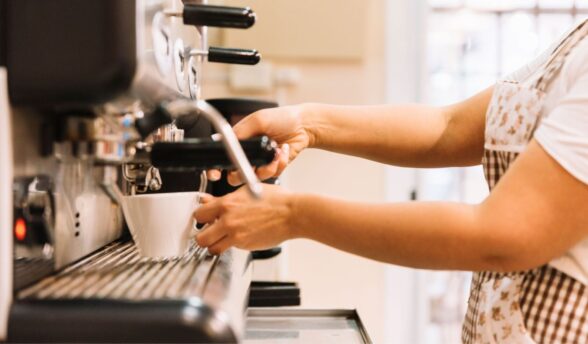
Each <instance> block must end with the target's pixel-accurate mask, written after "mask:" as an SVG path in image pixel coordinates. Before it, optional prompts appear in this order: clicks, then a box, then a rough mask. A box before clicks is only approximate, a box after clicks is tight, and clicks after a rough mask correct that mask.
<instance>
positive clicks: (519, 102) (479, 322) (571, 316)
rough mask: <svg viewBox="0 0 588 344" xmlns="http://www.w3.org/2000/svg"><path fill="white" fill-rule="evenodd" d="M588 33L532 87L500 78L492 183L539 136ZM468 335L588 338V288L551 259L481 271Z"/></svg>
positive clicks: (560, 51)
mask: <svg viewBox="0 0 588 344" xmlns="http://www.w3.org/2000/svg"><path fill="white" fill-rule="evenodd" d="M587 35H588V24H587V21H585V22H583V23H582V24H580V25H579V26H578V27H577V28H576V29H575V30H573V31H572V32H571V33H570V34H569V35H568V36H567V37H566V38H565V39H564V40H563V41H562V43H561V44H560V45H559V46H558V47H557V48H556V49H555V51H554V53H553V54H552V56H551V57H550V59H549V61H548V62H547V63H546V64H545V65H544V66H543V67H542V68H543V72H542V73H541V76H540V77H539V78H538V79H537V80H536V81H535V82H534V83H532V85H533V86H532V87H529V86H523V85H521V84H519V83H516V82H507V81H503V82H499V83H498V84H497V85H496V87H495V89H494V93H493V96H492V100H491V102H490V106H489V108H488V112H487V114H486V129H485V144H484V157H483V159H482V164H483V167H484V173H485V176H486V180H487V182H488V186H489V188H490V190H492V189H493V188H494V186H495V185H496V184H497V183H498V181H499V180H500V178H501V177H502V176H503V175H504V174H505V173H506V171H507V170H508V167H509V166H510V164H512V163H513V162H514V160H515V159H516V158H517V156H518V155H519V154H520V153H521V152H522V151H524V149H525V148H526V146H527V144H528V143H529V142H530V141H531V139H532V138H533V134H534V132H535V129H536V128H537V126H538V125H539V123H540V122H541V119H542V118H541V115H540V113H541V110H542V107H543V103H544V99H545V94H546V90H547V87H548V86H549V84H550V82H551V81H552V80H553V79H554V78H555V77H556V76H557V74H558V73H559V71H560V70H561V68H562V66H563V64H564V62H565V59H566V57H567V56H568V55H569V54H570V52H571V51H572V50H573V48H574V47H575V46H576V45H577V44H578V43H579V42H580V41H581V40H582V39H583V38H584V37H585V36H587ZM462 341H463V343H467V344H470V343H483V344H486V343H524V344H527V343H528V344H531V343H587V342H588V290H587V289H586V286H585V285H584V284H582V283H580V282H578V281H577V280H575V279H574V278H572V277H570V276H569V275H567V274H565V273H563V272H561V271H559V270H557V269H556V268H554V267H553V266H551V265H550V264H547V265H544V266H541V267H539V268H536V269H532V270H529V271H524V272H514V273H497V272H491V271H484V272H476V273H474V275H473V278H472V286H471V292H470V298H469V301H468V310H467V314H466V317H465V321H464V325H463V329H462Z"/></svg>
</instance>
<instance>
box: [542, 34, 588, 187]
mask: <svg viewBox="0 0 588 344" xmlns="http://www.w3.org/2000/svg"><path fill="white" fill-rule="evenodd" d="M582 46H583V47H582V48H585V47H587V45H586V44H582ZM578 48H580V47H578ZM582 50H584V51H583V52H582V53H580V54H575V55H576V56H574V58H573V60H575V61H572V60H570V61H569V62H570V63H569V65H568V66H567V67H569V68H565V67H566V66H564V69H562V71H561V72H562V75H560V77H561V78H564V82H565V83H567V85H566V92H565V96H564V97H563V98H562V99H561V100H560V101H559V102H558V103H557V105H556V106H555V107H554V109H553V110H552V111H551V112H550V113H549V114H548V115H547V116H546V118H545V119H543V121H542V122H541V124H540V125H539V127H538V129H537V131H536V132H535V136H534V137H535V139H536V140H537V142H539V144H540V145H541V146H542V147H543V149H545V151H546V152H547V153H548V154H549V155H550V156H551V157H553V159H555V160H556V161H557V162H558V163H559V164H560V165H561V166H562V167H563V168H564V169H565V170H567V171H568V172H569V173H570V174H571V175H573V176H574V177H576V178H577V179H579V180H580V181H582V182H584V183H586V184H588V68H586V65H587V64H586V63H585V62H584V61H588V60H586V58H588V49H582Z"/></svg>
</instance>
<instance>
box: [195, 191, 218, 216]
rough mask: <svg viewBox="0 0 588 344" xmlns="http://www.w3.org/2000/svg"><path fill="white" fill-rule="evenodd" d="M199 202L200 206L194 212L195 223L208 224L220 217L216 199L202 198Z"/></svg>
mask: <svg viewBox="0 0 588 344" xmlns="http://www.w3.org/2000/svg"><path fill="white" fill-rule="evenodd" d="M202 196H204V195H202ZM200 201H201V202H202V204H200V206H199V207H198V208H197V209H196V210H195V211H194V220H196V222H198V223H210V222H213V221H214V220H216V219H217V218H218V217H219V216H220V214H221V205H220V202H219V201H218V199H216V198H214V197H212V196H210V197H206V196H204V197H202V198H201V199H200Z"/></svg>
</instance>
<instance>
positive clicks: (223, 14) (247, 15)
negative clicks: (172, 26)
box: [182, 4, 255, 29]
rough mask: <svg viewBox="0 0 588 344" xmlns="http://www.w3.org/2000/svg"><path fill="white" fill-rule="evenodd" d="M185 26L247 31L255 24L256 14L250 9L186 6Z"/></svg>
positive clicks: (198, 5) (184, 14) (184, 13)
mask: <svg viewBox="0 0 588 344" xmlns="http://www.w3.org/2000/svg"><path fill="white" fill-rule="evenodd" d="M182 16H183V18H184V24H186V25H195V26H211V27H227V28H235V29H247V28H250V27H252V26H253V24H255V13H254V12H253V11H252V10H251V9H250V8H249V7H227V6H211V5H200V4H185V5H184V11H183V15H182Z"/></svg>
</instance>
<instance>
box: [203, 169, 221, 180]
mask: <svg viewBox="0 0 588 344" xmlns="http://www.w3.org/2000/svg"><path fill="white" fill-rule="evenodd" d="M221 176H222V173H221V171H220V170H217V169H214V170H208V171H206V177H207V178H208V180H210V181H211V182H216V181H219V180H220V179H221Z"/></svg>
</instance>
